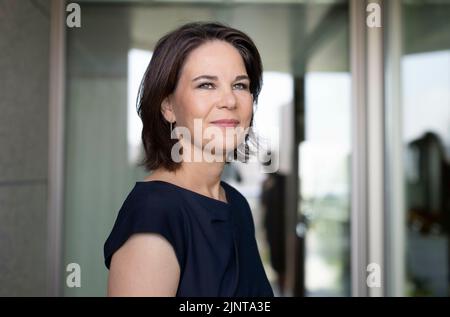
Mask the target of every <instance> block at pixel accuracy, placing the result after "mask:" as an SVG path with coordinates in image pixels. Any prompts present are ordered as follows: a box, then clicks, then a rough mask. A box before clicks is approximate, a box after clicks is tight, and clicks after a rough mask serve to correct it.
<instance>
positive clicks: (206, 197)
mask: <svg viewBox="0 0 450 317" xmlns="http://www.w3.org/2000/svg"><path fill="white" fill-rule="evenodd" d="M136 183H137V184H145V183H158V184H165V185H169V186H172V187H174V188H177V189H179V190H183V191H185V192H187V193H190V194H193V195H195V196H197V197H200V198H203V199H206V200H209V201H212V202H215V203H219V204H221V205H224V206H230V205H231V203H230V195H229V194H228V191H227V190H226V184H225V182H224V181H222V180H221V181H220V185H221V186H222V188H223V191H224V192H225V198H226V200H227V202H224V201H222V200H219V199H215V198H212V197H209V196H206V195H203V194H200V193H198V192H196V191H193V190H191V189H188V188H185V187H182V186H179V185H177V184H174V183H171V182H167V181H163V180H158V179H155V180H152V181H137V182H136ZM224 184H225V185H224Z"/></svg>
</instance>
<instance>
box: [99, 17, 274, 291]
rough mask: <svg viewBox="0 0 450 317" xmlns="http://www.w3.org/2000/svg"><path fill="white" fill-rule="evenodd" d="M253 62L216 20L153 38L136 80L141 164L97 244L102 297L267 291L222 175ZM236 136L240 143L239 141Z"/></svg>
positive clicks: (244, 111)
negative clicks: (104, 281)
mask: <svg viewBox="0 0 450 317" xmlns="http://www.w3.org/2000/svg"><path fill="white" fill-rule="evenodd" d="M261 74H262V64H261V59H260V56H259V53H258V51H257V49H256V47H255V45H254V43H253V42H252V40H251V39H250V38H249V37H248V36H247V35H245V34H244V33H242V32H241V31H238V30H236V29H233V28H230V27H227V26H225V25H222V24H218V23H189V24H186V25H184V26H182V27H180V28H178V29H176V30H174V31H172V32H170V33H169V34H167V35H165V36H164V37H162V38H161V39H160V40H159V42H158V43H157V45H156V48H155V50H154V52H153V56H152V59H151V62H150V64H149V66H148V68H147V71H146V73H145V75H144V79H143V81H142V83H141V87H140V99H139V100H140V101H139V108H138V113H139V115H140V117H141V119H142V122H143V130H142V140H143V145H144V149H145V158H144V161H143V165H144V166H145V167H146V169H147V170H148V171H151V174H150V175H149V176H148V177H147V178H146V179H145V180H144V181H140V182H136V184H135V186H134V188H133V189H132V191H131V192H130V193H129V195H128V196H127V198H126V200H125V202H124V203H123V205H122V208H121V209H120V211H119V214H118V217H117V219H116V222H115V224H114V227H113V229H112V232H111V234H110V236H109V237H108V239H107V241H106V242H105V246H104V255H105V264H106V266H107V267H108V268H109V270H110V272H109V278H108V295H110V296H133V295H136V296H183V297H189V296H227V297H228V296H273V292H272V289H271V287H270V284H269V282H268V280H267V277H266V274H265V272H264V268H263V266H262V262H261V259H260V255H259V253H258V249H257V244H256V240H255V229H254V223H253V219H252V215H251V211H250V208H249V205H248V202H247V201H246V199H245V198H244V196H242V194H240V193H239V192H238V191H237V190H236V189H235V188H233V187H232V186H230V185H229V184H227V183H225V182H223V181H221V173H222V171H223V169H224V166H225V164H226V162H225V161H226V160H227V159H229V156H230V155H233V157H236V155H237V154H239V153H241V154H242V152H243V153H244V159H246V158H247V157H248V150H244V151H242V146H243V145H244V149H247V148H248V147H247V146H246V142H247V139H248V136H249V133H248V128H249V127H250V126H251V124H252V119H253V104H254V103H255V104H256V102H257V98H258V94H259V91H260V89H261V84H262V79H261ZM244 140H245V141H244Z"/></svg>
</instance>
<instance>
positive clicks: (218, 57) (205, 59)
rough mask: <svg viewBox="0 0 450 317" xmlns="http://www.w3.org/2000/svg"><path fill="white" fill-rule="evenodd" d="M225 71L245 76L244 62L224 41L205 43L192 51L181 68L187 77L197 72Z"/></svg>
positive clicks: (237, 52)
mask: <svg viewBox="0 0 450 317" xmlns="http://www.w3.org/2000/svg"><path fill="white" fill-rule="evenodd" d="M208 71H209V72H213V71H225V72H230V73H235V72H240V73H243V74H246V71H245V65H244V61H243V59H242V57H241V55H240V54H239V51H238V50H237V49H236V48H235V47H234V46H233V45H231V44H229V43H227V42H224V41H218V40H217V41H212V42H207V43H204V44H202V45H200V46H199V47H197V48H195V49H194V50H192V51H191V52H190V53H189V55H188V57H187V59H186V61H185V65H184V67H183V72H185V73H186V74H187V75H195V74H197V73H198V72H208Z"/></svg>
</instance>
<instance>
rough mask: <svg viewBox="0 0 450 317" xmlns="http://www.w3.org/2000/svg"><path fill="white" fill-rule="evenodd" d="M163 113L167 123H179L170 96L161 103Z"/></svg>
mask: <svg viewBox="0 0 450 317" xmlns="http://www.w3.org/2000/svg"><path fill="white" fill-rule="evenodd" d="M161 113H162V115H163V117H164V118H165V119H166V120H167V121H169V122H175V121H177V118H176V116H175V112H174V111H173V103H172V100H171V98H170V96H167V97H166V98H165V99H164V100H163V102H162V103H161Z"/></svg>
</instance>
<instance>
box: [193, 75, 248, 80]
mask: <svg viewBox="0 0 450 317" xmlns="http://www.w3.org/2000/svg"><path fill="white" fill-rule="evenodd" d="M200 79H208V80H218V77H217V76H212V75H200V76H197V77H195V78H194V79H193V80H192V81H197V80H200ZM242 79H247V80H250V78H249V77H248V76H247V75H239V76H236V78H235V79H234V81H237V80H242Z"/></svg>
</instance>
